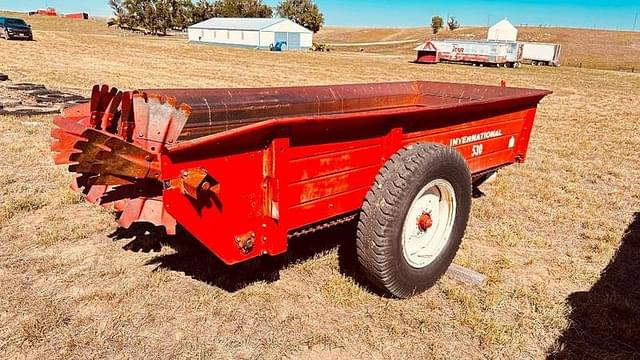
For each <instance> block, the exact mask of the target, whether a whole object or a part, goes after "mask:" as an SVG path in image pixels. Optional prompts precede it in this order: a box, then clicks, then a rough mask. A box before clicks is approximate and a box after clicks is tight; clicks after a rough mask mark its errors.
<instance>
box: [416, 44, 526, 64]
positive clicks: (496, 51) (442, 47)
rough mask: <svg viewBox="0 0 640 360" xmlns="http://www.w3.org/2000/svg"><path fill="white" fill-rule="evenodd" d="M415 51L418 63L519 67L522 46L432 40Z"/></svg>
mask: <svg viewBox="0 0 640 360" xmlns="http://www.w3.org/2000/svg"><path fill="white" fill-rule="evenodd" d="M415 50H416V51H417V52H418V57H417V59H416V62H418V63H427V64H435V63H438V62H450V63H464V64H472V65H479V66H507V67H519V66H520V63H521V62H522V46H521V45H520V44H519V43H517V42H515V41H497V40H440V41H435V40H434V41H427V42H426V43H424V44H422V45H420V46H418V47H416V48H415Z"/></svg>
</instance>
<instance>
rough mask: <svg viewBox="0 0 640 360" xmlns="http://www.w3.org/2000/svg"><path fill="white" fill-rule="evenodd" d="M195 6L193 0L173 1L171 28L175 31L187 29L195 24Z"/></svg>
mask: <svg viewBox="0 0 640 360" xmlns="http://www.w3.org/2000/svg"><path fill="white" fill-rule="evenodd" d="M193 9H194V5H193V2H192V1H191V0H172V1H171V27H172V28H174V29H180V30H183V29H186V28H187V27H189V25H191V24H193Z"/></svg>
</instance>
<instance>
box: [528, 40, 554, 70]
mask: <svg viewBox="0 0 640 360" xmlns="http://www.w3.org/2000/svg"><path fill="white" fill-rule="evenodd" d="M561 50H562V47H561V46H560V44H545V43H535V42H525V43H522V59H523V60H524V61H527V62H530V63H531V65H545V66H560V51H561Z"/></svg>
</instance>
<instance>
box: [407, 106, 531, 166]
mask: <svg viewBox="0 0 640 360" xmlns="http://www.w3.org/2000/svg"><path fill="white" fill-rule="evenodd" d="M531 111H532V110H523V111H518V112H514V113H510V114H506V115H500V116H495V117H490V118H487V119H482V120H478V121H473V122H467V123H463V124H461V125H458V126H451V127H447V128H443V129H432V130H425V131H417V132H412V133H408V134H405V136H404V138H403V145H407V144H410V143H414V142H436V143H441V144H444V145H448V146H454V147H456V149H458V151H459V152H460V153H461V154H462V156H464V158H465V159H467V162H468V163H469V169H470V170H471V172H472V173H477V172H481V171H484V170H487V169H491V168H494V167H496V166H500V165H504V164H510V163H513V162H516V161H519V159H520V158H524V153H523V151H522V149H526V147H527V145H528V144H527V142H528V139H529V136H530V134H531V125H532V123H533V121H532V120H531V119H532V116H531ZM533 111H534V115H535V109H533ZM523 142H524V145H523ZM523 146H524V148H523Z"/></svg>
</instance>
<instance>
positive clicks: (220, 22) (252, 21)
mask: <svg viewBox="0 0 640 360" xmlns="http://www.w3.org/2000/svg"><path fill="white" fill-rule="evenodd" d="M283 21H286V22H291V23H293V22H292V21H291V20H289V19H284V18H211V19H209V20H205V21H203V22H199V23H197V24H195V25H191V26H190V28H194V29H224V30H253V31H257V30H264V29H266V28H269V27H271V26H273V25H276V24H279V23H281V22H283ZM294 24H295V23H294ZM295 25H296V26H298V27H300V31H302V32H310V31H309V30H307V29H305V28H304V27H302V26H300V25H298V24H295Z"/></svg>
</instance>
